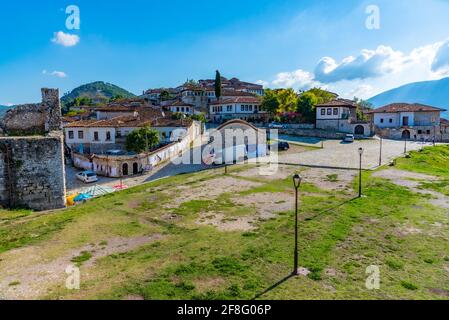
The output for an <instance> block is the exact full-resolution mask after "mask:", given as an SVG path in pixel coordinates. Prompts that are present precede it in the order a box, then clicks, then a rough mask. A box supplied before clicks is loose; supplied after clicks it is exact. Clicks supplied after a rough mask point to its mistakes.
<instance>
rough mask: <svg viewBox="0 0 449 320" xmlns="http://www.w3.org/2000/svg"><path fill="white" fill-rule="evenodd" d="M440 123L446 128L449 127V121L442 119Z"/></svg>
mask: <svg viewBox="0 0 449 320" xmlns="http://www.w3.org/2000/svg"><path fill="white" fill-rule="evenodd" d="M440 123H441V124H442V125H444V126H449V120H447V119H444V118H441V119H440Z"/></svg>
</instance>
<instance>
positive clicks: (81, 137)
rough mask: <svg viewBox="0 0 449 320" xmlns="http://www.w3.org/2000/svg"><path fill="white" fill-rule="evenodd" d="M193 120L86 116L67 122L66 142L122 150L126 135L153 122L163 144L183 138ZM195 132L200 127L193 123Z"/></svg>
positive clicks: (83, 148)
mask: <svg viewBox="0 0 449 320" xmlns="http://www.w3.org/2000/svg"><path fill="white" fill-rule="evenodd" d="M192 124H193V121H192V120H189V119H185V120H172V119H168V118H161V119H145V118H141V117H140V116H138V117H134V116H122V117H117V118H114V119H110V120H99V121H97V120H85V121H77V122H73V123H70V124H68V125H66V126H65V128H64V133H65V141H66V144H67V145H68V146H69V147H70V148H72V149H74V150H76V151H77V152H79V153H104V152H105V151H107V150H111V149H119V150H123V149H124V146H125V142H126V136H127V135H128V134H130V133H131V132H133V131H134V130H137V129H140V128H143V127H145V126H150V127H151V128H152V129H155V130H156V131H158V132H159V140H160V142H161V143H162V144H165V143H170V142H175V141H178V140H180V139H182V138H183V137H184V136H185V135H186V134H187V133H188V131H189V130H190V128H192ZM194 129H195V136H197V135H199V134H200V132H197V131H200V130H201V128H199V129H198V128H197V126H195V127H194Z"/></svg>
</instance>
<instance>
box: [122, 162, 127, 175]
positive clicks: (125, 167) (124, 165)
mask: <svg viewBox="0 0 449 320" xmlns="http://www.w3.org/2000/svg"><path fill="white" fill-rule="evenodd" d="M122 173H123V175H124V176H127V175H128V174H129V168H128V164H127V163H124V164H123V168H122Z"/></svg>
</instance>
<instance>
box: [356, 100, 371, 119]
mask: <svg viewBox="0 0 449 320" xmlns="http://www.w3.org/2000/svg"><path fill="white" fill-rule="evenodd" d="M354 101H355V102H356V103H357V120H360V121H367V120H368V117H367V116H366V114H365V113H364V111H368V110H372V109H374V105H373V104H372V103H371V102H368V101H366V100H363V99H359V98H357V97H354Z"/></svg>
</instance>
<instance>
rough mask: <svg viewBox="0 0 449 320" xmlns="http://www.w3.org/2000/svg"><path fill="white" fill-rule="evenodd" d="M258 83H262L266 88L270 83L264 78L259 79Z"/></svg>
mask: <svg viewBox="0 0 449 320" xmlns="http://www.w3.org/2000/svg"><path fill="white" fill-rule="evenodd" d="M256 84H260V85H261V86H264V88H267V87H268V86H269V85H270V83H269V82H268V81H264V80H257V81H256Z"/></svg>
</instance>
